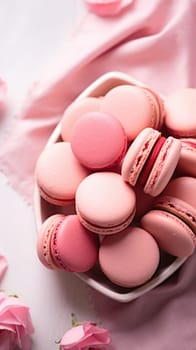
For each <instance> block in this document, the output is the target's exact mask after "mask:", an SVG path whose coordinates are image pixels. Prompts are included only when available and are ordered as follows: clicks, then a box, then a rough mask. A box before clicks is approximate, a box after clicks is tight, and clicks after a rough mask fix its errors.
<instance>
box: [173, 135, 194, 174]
mask: <svg viewBox="0 0 196 350" xmlns="http://www.w3.org/2000/svg"><path fill="white" fill-rule="evenodd" d="M180 141H181V144H182V147H181V152H180V158H179V161H178V167H177V169H178V170H179V172H180V174H181V175H187V176H193V177H196V139H193V138H183V139H180Z"/></svg>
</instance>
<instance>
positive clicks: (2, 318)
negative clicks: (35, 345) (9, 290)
mask: <svg viewBox="0 0 196 350" xmlns="http://www.w3.org/2000/svg"><path fill="white" fill-rule="evenodd" d="M5 331H6V332H7V333H6V334H7V337H10V339H12V343H13V337H14V343H13V346H12V348H10V349H13V347H15V346H17V347H18V348H20V349H22V350H30V344H31V342H30V336H31V334H32V333H33V331H34V328H33V325H32V321H31V317H30V313H29V308H28V307H27V306H26V305H24V304H23V303H22V302H21V300H20V299H19V298H15V297H6V295H5V294H4V293H0V334H2V332H5ZM0 339H1V338H0ZM0 344H1V342H0ZM3 344H4V343H3ZM7 344H9V342H8V343H7ZM6 346H7V345H6ZM2 349H3V350H4V348H2ZM5 349H6V348H5ZM0 350H1V346H0ZM8 350H9V348H8Z"/></svg>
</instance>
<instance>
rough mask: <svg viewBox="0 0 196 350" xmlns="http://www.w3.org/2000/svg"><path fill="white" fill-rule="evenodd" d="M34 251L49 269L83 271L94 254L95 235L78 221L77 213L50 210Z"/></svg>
mask: <svg viewBox="0 0 196 350" xmlns="http://www.w3.org/2000/svg"><path fill="white" fill-rule="evenodd" d="M37 253H38V257H39V259H40V261H41V262H42V264H43V265H44V266H45V267H47V268H49V269H64V270H66V271H73V272H85V271H88V270H89V269H91V268H92V267H93V266H94V264H95V263H96V261H97V257H98V239H97V236H95V235H93V234H92V233H91V232H89V231H88V230H87V229H85V228H84V227H83V226H82V225H81V224H80V222H79V220H78V217H77V215H67V216H65V215H61V214H54V215H52V216H50V217H49V218H48V219H46V221H45V222H44V223H43V224H42V226H41V229H40V232H39V235H38V240H37Z"/></svg>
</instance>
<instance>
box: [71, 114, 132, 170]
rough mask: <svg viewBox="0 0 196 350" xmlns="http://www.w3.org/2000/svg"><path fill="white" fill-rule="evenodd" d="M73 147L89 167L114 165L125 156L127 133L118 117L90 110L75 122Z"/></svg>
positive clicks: (72, 138) (98, 167)
mask: <svg viewBox="0 0 196 350" xmlns="http://www.w3.org/2000/svg"><path fill="white" fill-rule="evenodd" d="M71 148H72V151H73V153H74V155H75V156H76V158H77V159H78V160H79V162H80V163H81V164H83V165H84V166H86V167H87V168H90V169H105V168H111V167H113V166H115V165H117V164H119V163H120V162H121V160H122V159H123V157H124V155H125V152H126V149H127V137H126V134H125V131H124V129H123V126H122V125H121V123H120V122H119V120H118V119H117V118H115V117H113V116H111V115H109V114H106V113H101V112H89V113H86V114H84V115H83V116H82V117H81V118H80V119H79V120H78V121H77V122H76V123H75V125H74V127H73V131H72V137H71Z"/></svg>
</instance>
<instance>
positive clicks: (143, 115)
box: [35, 84, 196, 288]
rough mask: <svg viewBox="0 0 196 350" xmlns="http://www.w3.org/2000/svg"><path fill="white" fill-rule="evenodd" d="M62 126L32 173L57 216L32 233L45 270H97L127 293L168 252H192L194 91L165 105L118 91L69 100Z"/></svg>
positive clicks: (138, 89)
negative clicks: (35, 235)
mask: <svg viewBox="0 0 196 350" xmlns="http://www.w3.org/2000/svg"><path fill="white" fill-rule="evenodd" d="M60 127H61V135H60V138H59V140H58V141H57V142H55V143H53V144H50V145H49V146H47V147H46V148H45V149H44V150H43V152H42V153H41V154H40V156H39V158H38V160H37V164H36V169H35V179H36V183H37V185H38V188H39V191H40V195H41V197H42V198H43V199H44V200H45V201H46V202H48V203H51V204H53V205H55V208H56V209H55V213H54V214H53V215H51V216H49V217H48V218H47V219H46V220H45V221H44V223H43V225H42V227H41V229H40V232H39V235H38V240H37V253H38V257H39V259H40V261H41V262H42V263H43V265H44V266H46V267H47V268H50V269H64V270H66V271H72V272H85V271H88V270H90V269H92V268H93V267H94V266H95V265H98V266H99V268H100V269H101V271H102V273H103V274H104V275H105V276H106V278H108V279H109V280H110V281H111V282H113V283H114V284H115V285H118V286H121V287H126V288H132V287H136V286H140V285H142V284H144V283H146V282H147V281H149V280H150V279H151V278H152V276H154V274H156V272H157V271H158V269H159V266H160V264H161V259H162V257H163V256H164V254H170V255H172V256H174V257H185V256H190V255H191V254H193V252H194V250H195V245H196V195H195V191H196V178H195V177H196V139H195V137H196V89H188V88H187V89H183V90H180V91H177V92H175V93H174V94H172V95H170V96H168V97H166V98H165V99H164V101H163V99H162V98H161V97H160V95H159V93H158V92H156V91H154V90H153V89H151V88H150V87H142V86H139V85H137V84H135V85H131V84H121V85H118V86H114V87H111V88H110V89H109V90H108V91H107V92H106V93H104V94H103V95H100V96H97V97H95V96H88V97H83V98H80V99H77V100H75V101H74V102H73V103H72V104H71V105H70V106H69V107H68V108H67V109H66V110H65V113H64V116H63V118H62V120H61V123H60ZM70 206H71V211H70Z"/></svg>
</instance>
